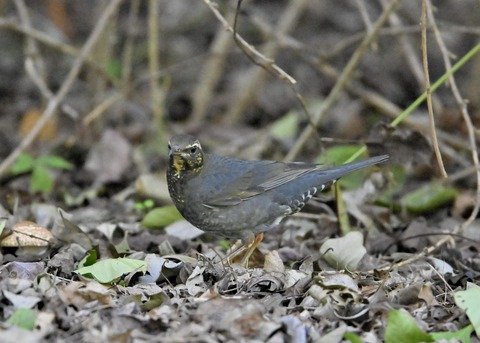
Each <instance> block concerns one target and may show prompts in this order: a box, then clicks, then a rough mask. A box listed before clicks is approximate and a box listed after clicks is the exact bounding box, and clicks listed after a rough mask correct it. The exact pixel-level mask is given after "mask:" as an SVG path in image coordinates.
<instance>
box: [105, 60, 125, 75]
mask: <svg viewBox="0 0 480 343" xmlns="http://www.w3.org/2000/svg"><path fill="white" fill-rule="evenodd" d="M105 71H106V73H107V75H108V76H110V77H111V78H113V79H119V78H120V77H121V76H122V63H121V62H120V61H119V60H117V59H110V60H109V61H108V63H107V67H106V68H105Z"/></svg>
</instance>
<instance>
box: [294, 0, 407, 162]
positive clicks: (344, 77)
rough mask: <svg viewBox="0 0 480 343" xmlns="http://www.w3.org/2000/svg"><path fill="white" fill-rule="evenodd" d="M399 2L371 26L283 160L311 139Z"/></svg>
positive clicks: (385, 11)
mask: <svg viewBox="0 0 480 343" xmlns="http://www.w3.org/2000/svg"><path fill="white" fill-rule="evenodd" d="M398 3H399V0H392V2H391V3H390V5H389V6H388V7H387V8H386V9H385V10H384V11H383V13H382V15H381V16H380V17H379V18H378V20H377V21H376V23H375V25H374V26H373V29H372V32H371V33H370V34H369V35H366V36H365V38H364V39H363V41H362V42H361V43H360V46H359V47H358V48H357V50H355V52H354V53H353V56H352V57H351V58H350V61H349V62H348V63H347V65H346V66H345V68H344V69H343V71H342V73H341V74H340V76H339V78H338V81H337V82H336V83H335V86H334V87H333V89H332V90H331V92H330V94H329V95H328V96H327V98H326V99H325V101H324V102H323V103H322V106H321V108H320V109H319V111H318V112H317V113H316V115H315V117H314V118H313V124H314V126H312V125H309V126H307V128H306V129H305V130H304V131H303V132H302V134H301V135H300V137H299V139H298V140H297V141H296V142H295V145H294V146H293V148H292V149H291V150H290V152H289V153H288V155H287V156H286V157H285V160H287V161H292V160H293V159H294V158H295V157H296V156H297V155H298V153H299V152H300V150H301V149H302V148H303V146H304V144H305V143H306V142H307V141H308V140H309V139H310V138H311V136H312V135H313V134H314V133H315V132H316V126H317V125H318V124H319V123H320V120H321V119H322V117H323V116H324V114H325V113H326V112H328V111H329V110H330V109H331V108H332V106H333V104H334V103H335V102H336V101H337V99H338V98H339V97H340V94H341V93H342V91H343V90H344V88H345V85H346V84H347V81H348V79H349V78H350V75H351V74H352V72H353V71H354V70H355V68H356V66H357V65H358V63H359V62H360V59H361V58H362V56H363V54H364V53H365V51H366V49H367V47H368V46H369V45H370V43H371V42H372V41H373V40H374V39H375V37H376V36H377V33H378V31H379V30H380V28H381V27H382V26H383V25H384V24H385V22H386V21H387V19H388V17H389V15H390V14H391V13H392V12H393V11H394V9H395V8H396V7H397V5H398Z"/></svg>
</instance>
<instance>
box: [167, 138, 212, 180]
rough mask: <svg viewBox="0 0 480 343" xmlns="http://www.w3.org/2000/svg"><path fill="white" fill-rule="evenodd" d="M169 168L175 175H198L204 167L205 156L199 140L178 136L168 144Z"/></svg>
mask: <svg viewBox="0 0 480 343" xmlns="http://www.w3.org/2000/svg"><path fill="white" fill-rule="evenodd" d="M168 157H169V165H168V168H169V169H170V171H171V172H173V175H174V176H176V177H181V176H183V175H187V174H191V173H195V174H196V173H198V172H200V170H201V169H202V167H203V161H204V154H203V150H202V146H201V145H200V142H199V141H198V139H196V138H195V137H193V136H190V135H176V136H173V137H172V138H171V139H170V141H169V142H168Z"/></svg>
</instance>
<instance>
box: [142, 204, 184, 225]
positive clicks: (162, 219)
mask: <svg viewBox="0 0 480 343" xmlns="http://www.w3.org/2000/svg"><path fill="white" fill-rule="evenodd" d="M181 219H183V217H182V215H181V214H180V212H178V210H177V208H176V207H175V206H164V207H157V208H154V209H153V210H151V211H150V212H148V213H147V214H146V215H145V217H144V218H143V220H142V225H143V226H145V227H148V228H149V229H160V228H164V227H165V226H167V225H170V224H171V223H174V222H176V221H178V220H181Z"/></svg>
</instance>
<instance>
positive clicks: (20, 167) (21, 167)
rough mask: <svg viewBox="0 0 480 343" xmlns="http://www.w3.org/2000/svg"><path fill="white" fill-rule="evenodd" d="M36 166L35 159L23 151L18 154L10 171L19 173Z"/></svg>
mask: <svg viewBox="0 0 480 343" xmlns="http://www.w3.org/2000/svg"><path fill="white" fill-rule="evenodd" d="M34 166H35V159H34V158H33V157H32V156H30V155H28V154H25V153H21V154H20V155H19V156H18V158H17V160H16V161H15V163H14V164H13V166H12V169H10V171H11V173H12V174H13V175H19V174H23V173H27V172H29V171H32V169H33V167H34Z"/></svg>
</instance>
